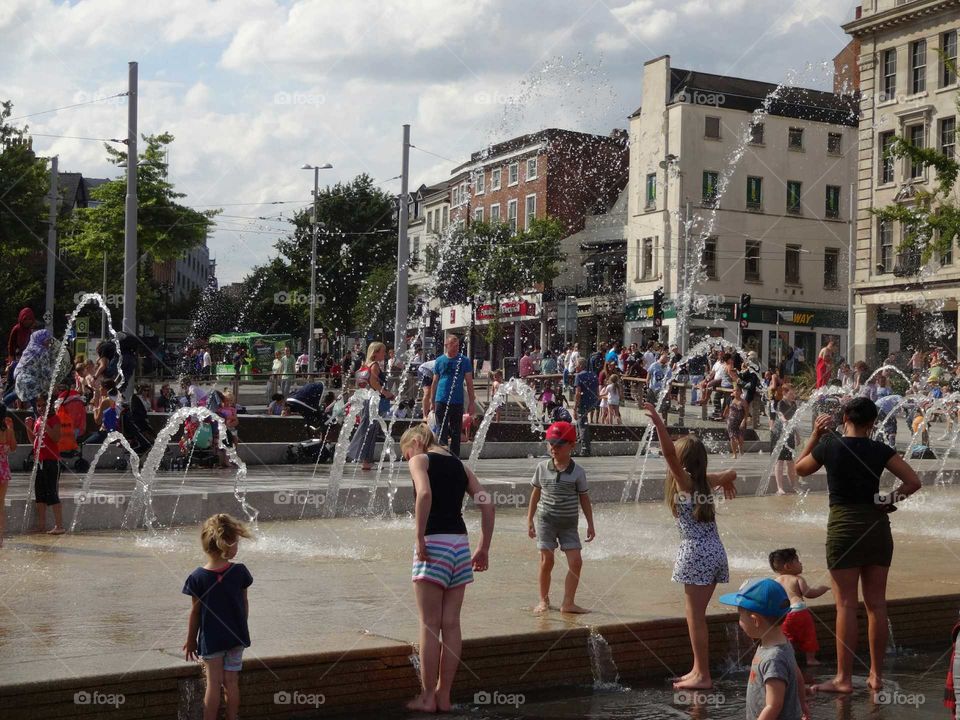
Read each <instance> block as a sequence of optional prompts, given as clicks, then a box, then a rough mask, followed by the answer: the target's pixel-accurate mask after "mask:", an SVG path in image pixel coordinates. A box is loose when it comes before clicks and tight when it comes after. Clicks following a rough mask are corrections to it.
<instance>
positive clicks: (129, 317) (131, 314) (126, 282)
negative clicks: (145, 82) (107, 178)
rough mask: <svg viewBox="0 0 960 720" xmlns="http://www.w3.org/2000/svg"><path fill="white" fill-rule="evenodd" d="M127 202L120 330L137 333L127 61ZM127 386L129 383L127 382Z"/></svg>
mask: <svg viewBox="0 0 960 720" xmlns="http://www.w3.org/2000/svg"><path fill="white" fill-rule="evenodd" d="M128 82H129V93H128V94H127V198H126V200H127V202H126V222H125V225H124V232H123V330H124V332H127V333H130V334H133V335H136V334H137V265H138V262H137V260H138V258H137V252H138V251H137V160H138V157H137V63H135V62H131V63H130V64H129V80H128ZM130 387H133V384H132V383H130Z"/></svg>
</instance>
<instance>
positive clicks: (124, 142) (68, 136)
mask: <svg viewBox="0 0 960 720" xmlns="http://www.w3.org/2000/svg"><path fill="white" fill-rule="evenodd" d="M27 135H29V136H30V137H48V138H63V139H65V140H96V141H97V142H112V143H122V144H124V145H125V144H126V142H127V141H126V140H120V139H119V138H95V137H82V136H80V135H49V134H47V133H35V132H27Z"/></svg>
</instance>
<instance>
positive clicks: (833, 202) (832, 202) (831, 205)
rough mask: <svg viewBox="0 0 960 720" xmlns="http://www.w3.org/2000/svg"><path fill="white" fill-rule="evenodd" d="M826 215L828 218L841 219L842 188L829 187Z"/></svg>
mask: <svg viewBox="0 0 960 720" xmlns="http://www.w3.org/2000/svg"><path fill="white" fill-rule="evenodd" d="M825 211H826V212H825V214H826V216H827V217H828V218H838V217H840V186H839V185H827V198H826V207H825Z"/></svg>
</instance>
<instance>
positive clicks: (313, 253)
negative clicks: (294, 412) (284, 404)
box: [307, 166, 320, 377]
mask: <svg viewBox="0 0 960 720" xmlns="http://www.w3.org/2000/svg"><path fill="white" fill-rule="evenodd" d="M319 195H320V168H319V167H316V166H314V168H313V233H312V235H313V238H312V241H311V243H310V327H309V336H308V337H307V376H308V377H309V375H310V373H312V372H313V368H314V365H313V349H314V342H315V341H314V337H313V328H314V325H315V323H316V315H317V232H318V231H319V229H320V212H319V210H318V209H317V198H318V197H319Z"/></svg>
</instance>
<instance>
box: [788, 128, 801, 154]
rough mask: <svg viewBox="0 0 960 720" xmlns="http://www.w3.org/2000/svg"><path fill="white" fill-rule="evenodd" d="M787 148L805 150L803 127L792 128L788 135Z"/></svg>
mask: <svg viewBox="0 0 960 720" xmlns="http://www.w3.org/2000/svg"><path fill="white" fill-rule="evenodd" d="M787 148H788V149H789V150H803V128H795V127H792V128H790V132H789V135H788V136H787Z"/></svg>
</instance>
